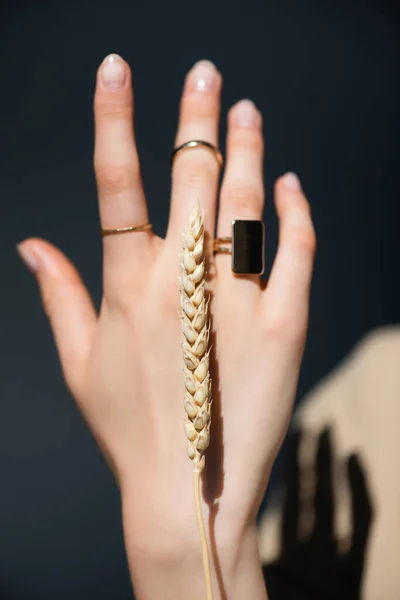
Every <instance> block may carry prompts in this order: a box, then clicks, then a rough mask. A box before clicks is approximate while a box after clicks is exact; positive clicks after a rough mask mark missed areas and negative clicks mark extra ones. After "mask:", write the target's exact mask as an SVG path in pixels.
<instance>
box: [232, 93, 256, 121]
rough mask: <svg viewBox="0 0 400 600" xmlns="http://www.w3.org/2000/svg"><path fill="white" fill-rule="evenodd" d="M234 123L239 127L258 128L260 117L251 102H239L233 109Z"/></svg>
mask: <svg viewBox="0 0 400 600" xmlns="http://www.w3.org/2000/svg"><path fill="white" fill-rule="evenodd" d="M234 111H235V112H234V115H235V121H236V123H237V124H238V125H239V126H240V127H258V126H259V125H260V124H261V115H260V113H259V112H258V110H257V108H256V105H255V104H254V102H252V101H251V100H247V99H246V100H241V101H240V102H238V103H237V104H236V106H235V109H234Z"/></svg>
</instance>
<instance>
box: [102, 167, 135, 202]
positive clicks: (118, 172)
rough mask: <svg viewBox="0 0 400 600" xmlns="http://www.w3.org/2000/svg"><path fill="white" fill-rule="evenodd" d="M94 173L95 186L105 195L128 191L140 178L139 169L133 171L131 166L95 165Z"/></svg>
mask: <svg viewBox="0 0 400 600" xmlns="http://www.w3.org/2000/svg"><path fill="white" fill-rule="evenodd" d="M95 172H96V180H97V185H98V186H99V188H100V189H101V191H102V192H103V193H104V194H106V195H115V194H119V193H120V192H123V191H125V190H127V189H130V188H132V187H134V186H135V185H136V184H137V183H138V182H139V181H140V178H141V177H140V171H139V169H135V168H134V167H133V165H132V164H126V165H121V164H119V165H115V164H112V163H97V164H96V165H95Z"/></svg>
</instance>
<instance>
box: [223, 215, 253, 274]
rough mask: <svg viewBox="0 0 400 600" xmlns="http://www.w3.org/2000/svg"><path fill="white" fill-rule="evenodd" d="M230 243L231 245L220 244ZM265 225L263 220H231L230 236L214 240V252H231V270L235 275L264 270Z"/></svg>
mask: <svg viewBox="0 0 400 600" xmlns="http://www.w3.org/2000/svg"><path fill="white" fill-rule="evenodd" d="M227 242H229V243H231V244H232V246H231V247H227V246H221V245H220V244H225V243H227ZM264 251H265V225H264V223H263V221H253V220H239V219H235V220H233V221H232V237H229V236H227V237H220V238H216V239H215V240H214V254H216V253H217V252H219V253H223V254H232V271H233V272H234V273H236V274H237V275H262V274H263V273H264V270H265V264H264Z"/></svg>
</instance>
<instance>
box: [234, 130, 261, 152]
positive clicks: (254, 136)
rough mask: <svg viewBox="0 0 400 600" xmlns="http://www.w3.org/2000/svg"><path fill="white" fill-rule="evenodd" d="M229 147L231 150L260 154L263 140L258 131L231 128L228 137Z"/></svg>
mask: <svg viewBox="0 0 400 600" xmlns="http://www.w3.org/2000/svg"><path fill="white" fill-rule="evenodd" d="M229 146H230V147H231V148H232V149H233V150H237V149H240V150H250V151H251V152H254V153H256V154H262V153H263V151H264V140H263V136H262V134H261V132H260V130H258V129H255V128H254V129H253V128H243V127H233V128H232V130H231V131H230V135H229Z"/></svg>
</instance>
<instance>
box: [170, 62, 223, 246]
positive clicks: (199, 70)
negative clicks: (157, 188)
mask: <svg viewBox="0 0 400 600" xmlns="http://www.w3.org/2000/svg"><path fill="white" fill-rule="evenodd" d="M221 87H222V77H221V75H220V73H219V72H218V71H217V69H216V67H215V66H214V65H213V64H212V63H211V62H209V61H207V60H201V61H199V62H198V63H196V64H195V65H194V67H193V68H192V69H191V70H190V71H189V73H188V75H187V76H186V80H185V85H184V90H183V94H182V99H181V104H180V117H179V125H178V132H177V135H176V139H175V147H178V146H180V145H181V144H183V143H184V142H188V141H190V140H204V141H206V142H210V143H211V144H214V145H218V126H219V115H220V93H221ZM219 173H220V167H219V165H218V162H217V160H216V158H215V156H213V153H212V152H210V151H209V150H208V149H207V148H204V147H201V146H197V147H195V148H188V149H186V150H184V151H183V152H181V153H180V154H179V155H177V156H176V158H175V160H174V164H173V167H172V195H171V209H170V219H169V223H168V234H167V237H168V235H169V233H170V232H172V237H173V238H174V240H175V238H176V234H177V233H178V232H180V231H182V228H183V227H184V224H185V223H186V219H187V214H188V212H189V210H190V208H191V207H192V206H193V203H194V202H195V201H196V200H197V199H198V200H199V201H200V203H201V204H202V206H203V208H204V211H205V214H204V228H205V230H206V231H208V233H209V234H210V236H211V238H213V237H214V228H215V214H216V204H217V191H218V180H219ZM174 243H175V242H174Z"/></svg>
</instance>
